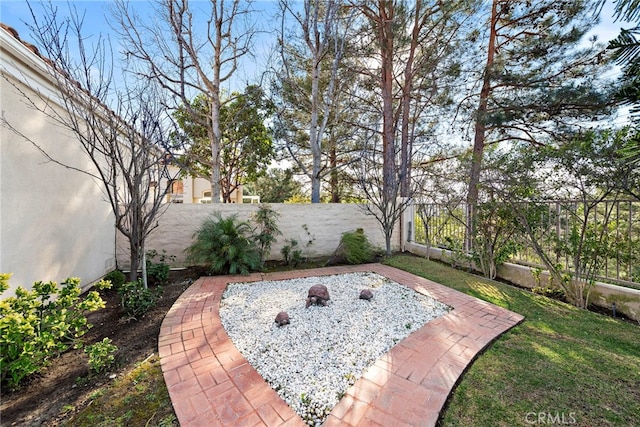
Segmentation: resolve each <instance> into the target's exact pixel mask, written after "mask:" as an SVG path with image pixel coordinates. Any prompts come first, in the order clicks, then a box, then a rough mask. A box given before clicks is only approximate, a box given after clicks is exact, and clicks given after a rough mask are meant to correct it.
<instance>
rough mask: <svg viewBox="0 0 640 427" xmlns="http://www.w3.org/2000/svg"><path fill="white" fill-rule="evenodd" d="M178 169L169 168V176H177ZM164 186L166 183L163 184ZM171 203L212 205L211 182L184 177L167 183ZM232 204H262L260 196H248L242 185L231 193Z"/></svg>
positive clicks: (168, 200) (199, 178)
mask: <svg viewBox="0 0 640 427" xmlns="http://www.w3.org/2000/svg"><path fill="white" fill-rule="evenodd" d="M177 172H178V171H177V169H175V167H172V166H169V167H168V175H169V176H176V175H178V174H177ZM161 185H164V183H161ZM167 185H168V191H167V192H168V194H167V202H169V203H211V182H210V181H209V180H208V179H205V178H202V177H184V178H182V179H174V180H171V181H170V182H168V183H167ZM231 203H260V196H246V195H244V191H243V188H242V185H241V186H239V187H238V188H237V189H236V190H234V191H233V192H232V193H231Z"/></svg>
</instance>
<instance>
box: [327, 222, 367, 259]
mask: <svg viewBox="0 0 640 427" xmlns="http://www.w3.org/2000/svg"><path fill="white" fill-rule="evenodd" d="M375 255H376V249H375V247H374V246H373V245H372V244H371V242H369V239H368V238H367V235H366V234H365V233H364V230H363V229H362V228H358V229H357V230H355V231H347V232H345V233H343V234H342V237H341V238H340V245H338V248H337V249H336V251H335V253H334V254H333V256H332V259H331V261H330V263H332V262H333V263H336V262H346V263H348V264H364V263H367V262H371V261H372V260H373V258H374V257H375Z"/></svg>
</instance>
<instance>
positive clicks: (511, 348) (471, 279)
mask: <svg viewBox="0 0 640 427" xmlns="http://www.w3.org/2000/svg"><path fill="white" fill-rule="evenodd" d="M385 264H387V265H390V266H393V267H397V268H400V269H402V270H405V271H408V272H411V273H413V274H416V275H418V276H422V277H425V278H428V279H430V280H433V281H435V282H438V283H440V284H443V285H445V286H448V287H450V288H453V289H456V290H458V291H461V292H463V293H465V294H468V295H472V296H474V297H477V298H480V299H483V300H485V301H489V302H491V303H493V304H496V305H499V306H501V307H504V308H507V309H509V310H512V311H514V312H517V313H520V314H522V315H524V316H525V321H524V322H523V323H521V324H520V325H518V326H517V327H515V328H513V329H511V330H510V331H509V332H507V333H506V334H504V335H503V336H502V337H500V338H499V339H498V340H497V341H496V342H495V343H494V344H493V345H492V346H491V347H490V348H489V349H488V350H487V351H485V352H484V353H483V354H482V355H480V356H479V357H478V359H477V360H476V361H475V362H474V363H473V365H472V366H471V367H470V368H469V370H468V371H467V372H466V373H465V374H464V376H463V378H462V380H461V382H460V383H459V385H458V387H457V388H456V390H455V391H454V393H453V395H452V396H451V397H450V401H449V404H448V406H447V408H446V410H445V412H444V414H441V424H442V425H444V426H516V425H532V424H533V423H531V421H535V422H536V423H537V424H542V423H541V422H538V421H540V420H539V419H538V417H542V420H543V421H546V423H547V424H551V421H553V420H555V421H556V424H562V423H563V422H564V423H565V424H571V423H573V424H574V425H580V426H607V425H616V426H633V425H637V423H638V422H640V416H639V415H638V414H640V327H638V326H636V325H633V324H629V323H625V322H622V321H618V320H615V319H612V318H610V317H606V316H603V315H599V314H595V313H592V312H588V311H585V310H580V309H577V308H575V307H572V306H570V305H567V304H564V303H562V302H559V301H555V300H551V299H548V298H546V297H543V296H540V295H535V294H532V293H530V292H527V291H524V290H521V289H518V288H515V287H512V286H509V285H506V284H503V283H499V282H495V281H491V280H487V279H483V278H480V277H476V276H473V275H470V274H467V273H464V272H462V271H458V270H454V269H452V268H450V267H447V266H445V265H442V264H440V263H436V262H433V261H428V260H425V259H423V258H418V257H413V256H404V255H402V256H394V257H391V258H389V259H388V260H387V261H385ZM540 414H541V415H540ZM563 416H564V418H562V417H563Z"/></svg>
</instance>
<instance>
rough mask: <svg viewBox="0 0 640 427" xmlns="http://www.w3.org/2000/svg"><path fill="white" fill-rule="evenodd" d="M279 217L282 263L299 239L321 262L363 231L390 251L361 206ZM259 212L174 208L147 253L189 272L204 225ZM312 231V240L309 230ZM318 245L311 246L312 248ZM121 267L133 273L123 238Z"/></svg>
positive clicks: (309, 208)
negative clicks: (350, 234) (190, 252)
mask: <svg viewBox="0 0 640 427" xmlns="http://www.w3.org/2000/svg"><path fill="white" fill-rule="evenodd" d="M271 207H272V209H273V210H275V211H276V212H277V213H278V214H279V215H280V217H279V219H278V227H279V228H280V231H281V232H282V233H283V234H282V235H281V236H278V240H277V242H276V243H275V244H274V245H273V248H272V250H271V256H270V257H269V259H281V258H282V256H281V255H280V249H281V248H282V247H283V246H284V245H285V244H286V240H288V239H296V240H297V241H298V242H299V247H300V248H301V249H302V251H303V254H304V256H308V257H321V256H329V255H331V254H333V252H334V251H335V249H336V248H337V246H338V244H339V243H340V237H341V236H342V233H344V232H346V231H353V230H355V229H356V228H359V227H361V228H363V229H364V230H365V233H366V235H367V237H368V238H369V240H370V241H371V242H372V243H373V244H374V245H376V246H378V247H380V248H382V249H384V247H385V241H384V235H383V234H382V231H381V228H380V225H379V223H378V222H377V221H376V219H375V218H374V217H373V216H372V215H368V214H366V213H365V211H364V209H363V208H362V206H360V205H355V204H327V203H320V204H283V203H277V204H272V205H271ZM257 210H258V205H255V204H254V205H251V204H241V205H238V204H217V205H198V204H193V205H188V204H171V205H170V206H168V209H167V211H166V212H165V213H164V214H163V215H162V217H161V218H160V220H159V226H158V228H156V229H155V230H154V231H153V233H152V234H151V236H150V237H149V239H148V241H147V250H151V249H155V250H156V251H158V252H159V253H162V250H165V251H166V254H167V255H171V256H175V257H176V260H175V262H173V263H171V265H173V266H184V265H185V263H184V260H185V252H184V251H185V249H186V248H187V247H189V245H191V243H192V242H193V235H194V233H195V232H196V230H197V229H198V227H199V226H200V224H202V222H203V221H204V220H205V219H206V218H207V217H208V216H210V215H211V214H212V212H214V211H219V212H220V213H221V214H222V216H223V217H227V216H229V215H232V214H237V215H238V218H239V219H241V220H247V219H248V218H249V217H250V216H251V215H252V214H253V213H254V212H256V211H257ZM303 225H306V226H307V229H308V231H309V234H307V232H306V231H305V229H304V228H303ZM393 237H394V240H393V248H394V249H397V248H398V247H399V245H398V243H397V242H398V240H399V237H398V232H397V230H396V231H395V232H394V236H393ZM310 239H313V243H312V244H311V245H309V246H306V242H307V241H309V240H310ZM117 257H118V266H119V267H120V268H123V269H127V268H128V267H129V248H128V243H127V241H126V239H125V238H123V236H121V235H119V237H118V244H117Z"/></svg>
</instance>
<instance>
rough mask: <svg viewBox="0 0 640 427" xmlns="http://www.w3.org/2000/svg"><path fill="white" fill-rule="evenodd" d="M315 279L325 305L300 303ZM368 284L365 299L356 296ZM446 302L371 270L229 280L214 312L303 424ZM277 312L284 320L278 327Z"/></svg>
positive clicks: (318, 416) (314, 420) (322, 414)
mask: <svg viewBox="0 0 640 427" xmlns="http://www.w3.org/2000/svg"><path fill="white" fill-rule="evenodd" d="M316 284H323V285H325V286H326V287H327V289H328V290H329V294H330V296H331V300H330V301H329V304H328V306H326V307H322V306H315V305H312V306H310V307H309V308H305V299H306V297H307V292H308V290H309V288H310V287H311V286H313V285H316ZM365 288H368V289H371V290H372V291H373V295H374V297H373V299H372V300H371V301H366V300H361V299H359V298H358V297H359V295H360V291H361V290H362V289H365ZM449 309H450V308H449V307H448V306H446V305H445V304H442V303H440V302H438V301H437V300H435V299H433V298H430V297H427V296H425V295H422V294H419V293H417V292H415V291H414V290H412V289H409V288H407V287H404V286H402V285H399V284H397V283H395V282H392V281H391V280H389V279H387V278H385V277H382V276H380V275H378V274H374V273H349V274H341V275H335V276H322V277H307V278H302V279H293V280H280V281H263V282H253V283H231V284H229V285H228V286H227V289H226V290H225V292H224V294H223V296H222V301H221V303H220V318H221V320H222V324H223V326H224V327H225V329H226V331H227V333H228V334H229V336H230V337H231V340H232V341H233V343H234V344H235V346H236V347H237V348H238V349H239V350H240V352H241V353H242V354H243V355H244V357H245V358H246V359H247V360H248V361H249V363H250V364H251V365H252V366H253V367H254V368H255V369H256V370H257V371H258V372H259V373H260V375H262V377H263V378H264V379H265V380H266V381H267V382H268V383H269V384H270V385H271V387H273V389H275V390H276V391H277V392H278V394H279V395H280V396H281V397H282V398H283V399H284V400H285V401H286V402H287V403H288V404H289V406H290V407H291V408H292V409H293V410H294V411H295V412H296V413H298V415H300V417H302V419H303V420H305V422H307V424H309V425H320V424H321V423H322V422H323V421H324V419H325V418H326V417H327V416H328V415H329V413H330V412H331V410H332V409H333V407H334V406H335V405H336V404H337V403H338V401H339V400H340V398H341V397H342V396H343V395H344V393H345V392H346V390H347V388H348V387H349V386H350V385H352V384H354V383H355V382H356V381H357V380H358V379H359V378H360V376H362V373H363V372H364V370H365V369H366V368H367V367H368V366H369V365H371V364H373V363H374V362H375V361H376V359H378V358H379V357H380V356H381V355H383V354H384V353H386V352H387V351H389V349H390V348H391V347H393V346H394V345H395V344H396V343H398V342H399V341H400V340H402V339H403V338H405V337H406V336H407V335H409V334H410V333H411V332H413V331H415V330H417V329H420V328H421V327H422V326H423V325H424V324H425V323H426V322H428V321H429V320H433V319H435V318H438V317H440V316H443V315H444V314H446V313H447V312H448V311H449ZM280 311H286V312H287V313H288V314H289V317H290V319H291V323H290V324H289V325H285V326H282V327H278V326H277V324H276V323H275V317H276V315H277V314H278V312H280Z"/></svg>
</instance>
